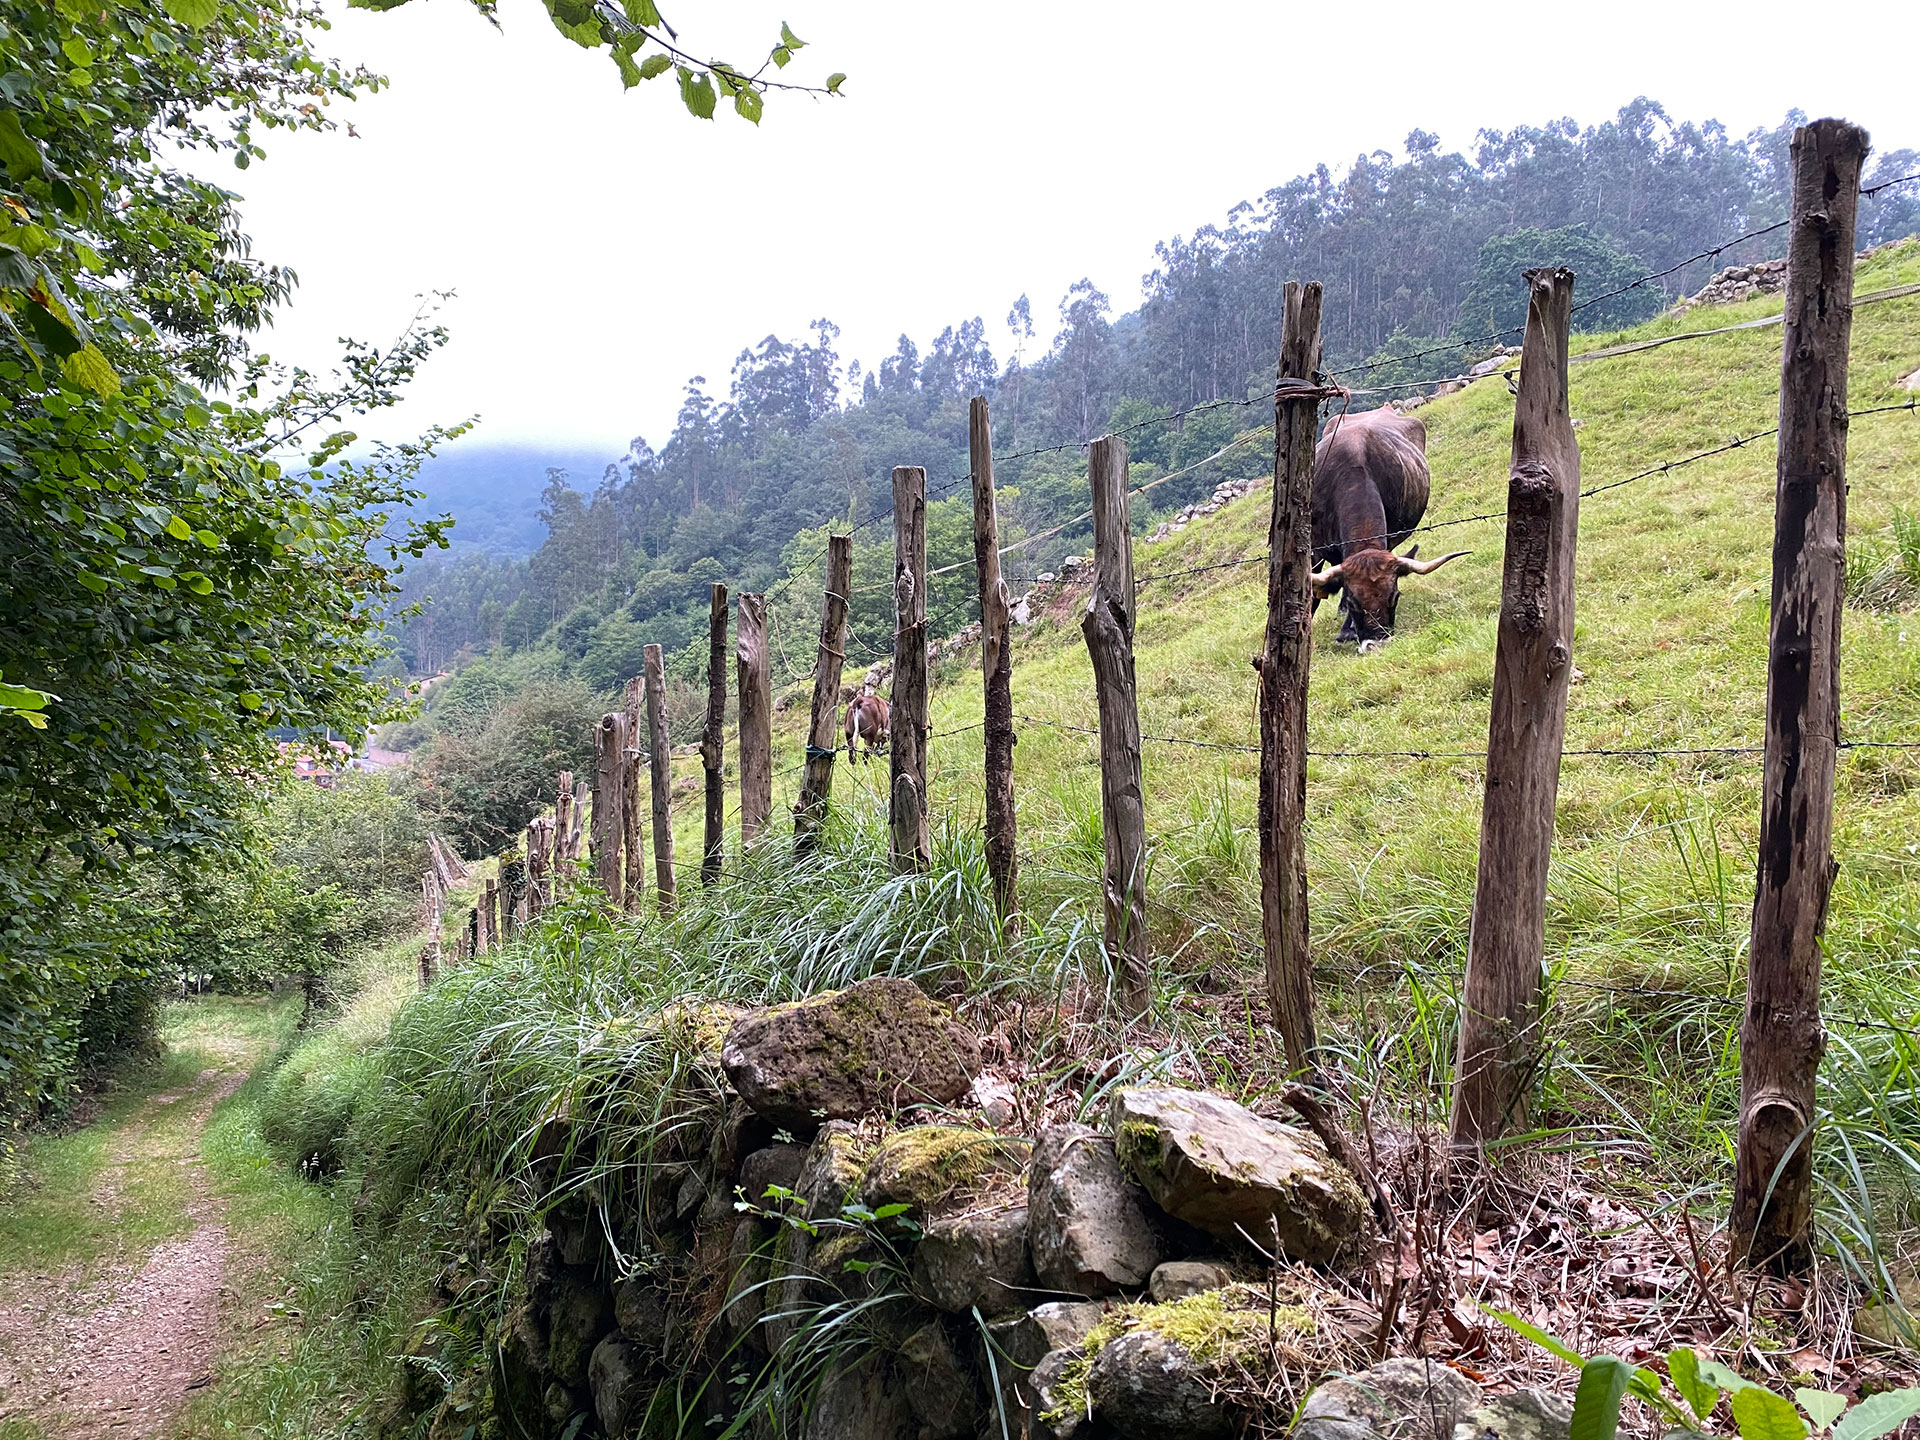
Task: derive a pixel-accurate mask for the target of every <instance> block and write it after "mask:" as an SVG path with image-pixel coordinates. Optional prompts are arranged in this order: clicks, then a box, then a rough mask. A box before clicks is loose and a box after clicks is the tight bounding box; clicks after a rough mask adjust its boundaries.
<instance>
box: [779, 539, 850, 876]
mask: <svg viewBox="0 0 1920 1440" xmlns="http://www.w3.org/2000/svg"><path fill="white" fill-rule="evenodd" d="M852 588H853V537H852V536H851V535H835V536H833V537H831V538H830V539H829V540H828V541H827V588H826V595H825V598H824V600H823V601H822V604H821V614H820V658H819V660H818V661H816V662H815V664H814V670H813V713H812V717H811V719H810V721H809V722H808V725H807V768H806V773H805V774H804V775H802V776H801V777H800V800H799V803H797V804H796V805H795V806H794V807H793V853H794V854H795V855H796V856H804V855H810V854H812V853H813V851H814V850H816V849H817V848H818V847H819V844H820V828H821V826H823V825H824V824H825V823H826V819H827V803H828V801H829V800H831V799H832V797H833V761H834V757H835V756H836V755H838V754H839V739H838V737H839V731H838V729H837V727H836V724H835V722H836V721H837V720H838V718H839V714H840V667H841V666H843V665H844V664H846V660H847V595H848V592H849V591H851V590H852Z"/></svg>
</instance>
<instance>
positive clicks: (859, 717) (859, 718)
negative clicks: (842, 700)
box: [841, 689, 893, 763]
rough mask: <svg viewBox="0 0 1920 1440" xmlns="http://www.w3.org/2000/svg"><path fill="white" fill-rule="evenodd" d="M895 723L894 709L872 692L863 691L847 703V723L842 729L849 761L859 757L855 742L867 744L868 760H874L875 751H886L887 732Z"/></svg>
mask: <svg viewBox="0 0 1920 1440" xmlns="http://www.w3.org/2000/svg"><path fill="white" fill-rule="evenodd" d="M892 723H893V707H892V706H890V705H889V704H887V702H886V701H884V700H882V699H881V698H880V697H879V696H878V695H875V694H874V693H873V692H872V691H870V690H864V689H863V690H862V691H861V692H860V693H859V694H858V695H856V696H854V697H853V699H851V700H849V701H848V702H847V723H846V724H845V725H844V726H843V727H841V728H842V729H844V730H845V732H846V736H847V759H848V760H849V761H852V760H854V759H856V758H858V757H857V755H856V753H855V751H854V748H853V747H854V742H855V741H858V740H864V741H866V742H867V760H868V762H869V763H871V762H872V760H873V752H874V751H875V750H884V749H885V748H886V745H887V730H888V728H889V727H890V726H891V725H892Z"/></svg>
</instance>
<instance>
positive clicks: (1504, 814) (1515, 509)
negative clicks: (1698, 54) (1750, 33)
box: [1453, 269, 1580, 1160]
mask: <svg viewBox="0 0 1920 1440" xmlns="http://www.w3.org/2000/svg"><path fill="white" fill-rule="evenodd" d="M1526 281H1527V289H1528V301H1527V329H1526V339H1525V340H1524V342H1523V343H1522V349H1521V355H1520V388H1519V394H1518V397H1517V398H1516V400H1515V402H1514V414H1513V465H1512V470H1511V473H1510V475H1509V478H1508V481H1507V541H1506V556H1505V560H1504V562H1503V570H1502V574H1501V579H1500V622H1499V630H1498V637H1497V640H1496V642H1495V648H1494V658H1493V703H1492V716H1491V719H1490V720H1489V722H1488V726H1487V780H1486V790H1485V793H1484V795H1483V797H1482V800H1481V809H1480V862H1479V871H1478V874H1477V875H1476V877H1475V880H1474V888H1473V920H1472V923H1471V925H1470V927H1469V929H1468V932H1467V974H1466V981H1465V984H1464V986H1463V994H1462V1000H1461V1009H1460V1048H1459V1052H1458V1058H1457V1060H1456V1062H1455V1065H1454V1082H1453V1144H1454V1147H1455V1149H1456V1152H1457V1154H1458V1155H1459V1156H1460V1158H1462V1159H1467V1160H1475V1159H1478V1158H1480V1157H1482V1156H1484V1154H1485V1153H1486V1148H1487V1146H1488V1145H1489V1144H1491V1143H1492V1142H1493V1141H1495V1140H1497V1139H1498V1138H1499V1137H1500V1136H1501V1135H1503V1134H1505V1133H1506V1132H1508V1131H1509V1130H1513V1129H1524V1128H1525V1127H1526V1125H1527V1124H1528V1119H1529V1107H1530V1101H1531V1098H1532V1090H1533V1082H1534V1079H1535V1076H1536V1074H1537V1072H1538V1069H1539V1060H1540V1055H1541V1035H1540V1020H1541V1016H1540V970H1541V967H1542V965H1543V964H1544V963H1545V960H1546V949H1547V861H1548V857H1549V856H1550V855H1551V854H1552V851H1553V809H1554V802H1555V800H1556V799H1557V798H1558V795H1559V790H1560V751H1561V747H1562V746H1563V744H1564V743H1565V740H1566V732H1567V689H1568V686H1569V685H1570V684H1571V683H1572V679H1573V557H1574V542H1575V538H1576V536H1577V534H1578V531H1579V525H1580V445H1579V442H1578V441H1577V440H1576V439H1575V438H1574V431H1573V416H1572V412H1571V410H1570V409H1569V407H1568V397H1567V336H1568V331H1569V329H1570V328H1571V323H1572V316H1573V272H1572V271H1571V270H1565V269H1553V270H1529V271H1527V274H1526Z"/></svg>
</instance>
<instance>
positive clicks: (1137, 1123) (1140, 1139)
mask: <svg viewBox="0 0 1920 1440" xmlns="http://www.w3.org/2000/svg"><path fill="white" fill-rule="evenodd" d="M1113 1148H1114V1153H1115V1154H1117V1155H1118V1156H1119V1157H1120V1163H1121V1164H1122V1165H1124V1166H1126V1167H1127V1169H1129V1170H1131V1171H1132V1172H1133V1173H1134V1174H1136V1175H1145V1174H1158V1173H1159V1172H1160V1170H1161V1168H1162V1161H1163V1158H1164V1157H1163V1156H1162V1155H1161V1153H1160V1129H1159V1127H1158V1126H1156V1125H1149V1124H1148V1123H1147V1122H1146V1121H1144V1120H1126V1121H1123V1122H1121V1125H1120V1128H1119V1129H1118V1130H1116V1131H1115V1132H1114V1136H1113Z"/></svg>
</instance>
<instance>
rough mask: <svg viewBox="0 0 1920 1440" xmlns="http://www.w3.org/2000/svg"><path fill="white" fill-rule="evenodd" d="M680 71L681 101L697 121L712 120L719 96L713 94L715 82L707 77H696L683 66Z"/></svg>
mask: <svg viewBox="0 0 1920 1440" xmlns="http://www.w3.org/2000/svg"><path fill="white" fill-rule="evenodd" d="M679 70H680V101H681V103H682V104H684V105H685V106H686V107H687V109H688V110H689V111H691V112H692V113H693V115H694V117H695V118H696V119H700V120H711V119H712V118H713V107H714V104H715V102H716V101H717V100H718V98H719V97H718V96H716V95H715V94H714V93H713V82H712V81H711V80H709V79H708V78H707V77H706V76H705V75H696V74H694V73H693V71H691V70H689V69H687V67H686V66H684V65H682V66H680V67H679Z"/></svg>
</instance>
